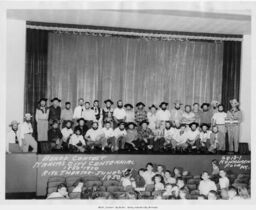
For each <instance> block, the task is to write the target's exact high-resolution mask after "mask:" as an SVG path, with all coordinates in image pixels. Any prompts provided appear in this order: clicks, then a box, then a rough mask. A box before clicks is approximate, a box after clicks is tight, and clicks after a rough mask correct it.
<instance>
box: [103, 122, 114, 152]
mask: <svg viewBox="0 0 256 210" xmlns="http://www.w3.org/2000/svg"><path fill="white" fill-rule="evenodd" d="M102 132H103V134H104V142H105V143H106V145H104V148H105V147H106V146H107V147H108V148H109V149H111V151H112V152H114V151H115V143H116V139H115V133H114V130H113V128H112V127H111V123H110V122H109V121H106V122H105V124H104V127H103V128H102Z"/></svg>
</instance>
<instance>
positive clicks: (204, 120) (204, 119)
mask: <svg viewBox="0 0 256 210" xmlns="http://www.w3.org/2000/svg"><path fill="white" fill-rule="evenodd" d="M209 107H210V104H209V103H205V102H204V103H202V105H201V109H202V111H201V112H200V114H199V116H200V123H201V124H208V125H211V118H212V113H211V111H210V110H209Z"/></svg>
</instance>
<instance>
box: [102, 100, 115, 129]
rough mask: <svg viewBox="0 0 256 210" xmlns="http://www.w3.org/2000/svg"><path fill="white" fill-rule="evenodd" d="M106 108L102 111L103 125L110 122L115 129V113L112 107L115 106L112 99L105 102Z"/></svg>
mask: <svg viewBox="0 0 256 210" xmlns="http://www.w3.org/2000/svg"><path fill="white" fill-rule="evenodd" d="M104 103H105V105H106V107H104V108H103V109H102V118H103V119H102V120H103V125H104V124H105V123H106V122H110V124H111V127H113V122H114V118H113V113H114V109H113V108H112V107H111V106H112V105H113V101H111V100H110V99H107V100H105V101H104Z"/></svg>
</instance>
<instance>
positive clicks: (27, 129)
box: [19, 113, 37, 152]
mask: <svg viewBox="0 0 256 210" xmlns="http://www.w3.org/2000/svg"><path fill="white" fill-rule="evenodd" d="M31 117H32V115H31V114H30V113H26V114H25V121H24V122H23V123H21V124H20V127H19V129H20V138H21V140H22V150H23V152H28V151H29V146H31V147H32V152H37V142H36V140H35V139H34V137H33V136H32V133H33V128H32V124H31Z"/></svg>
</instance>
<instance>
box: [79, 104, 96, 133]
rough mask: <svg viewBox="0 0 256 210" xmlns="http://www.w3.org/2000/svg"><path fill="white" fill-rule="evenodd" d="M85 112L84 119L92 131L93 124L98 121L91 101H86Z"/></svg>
mask: <svg viewBox="0 0 256 210" xmlns="http://www.w3.org/2000/svg"><path fill="white" fill-rule="evenodd" d="M84 107H85V109H84V111H83V115H82V117H83V118H84V119H85V124H86V126H87V127H88V128H89V129H90V128H91V127H92V123H93V122H94V121H97V120H96V117H95V113H94V110H93V109H91V104H90V102H89V101H86V102H85V104H84Z"/></svg>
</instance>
